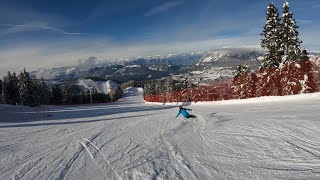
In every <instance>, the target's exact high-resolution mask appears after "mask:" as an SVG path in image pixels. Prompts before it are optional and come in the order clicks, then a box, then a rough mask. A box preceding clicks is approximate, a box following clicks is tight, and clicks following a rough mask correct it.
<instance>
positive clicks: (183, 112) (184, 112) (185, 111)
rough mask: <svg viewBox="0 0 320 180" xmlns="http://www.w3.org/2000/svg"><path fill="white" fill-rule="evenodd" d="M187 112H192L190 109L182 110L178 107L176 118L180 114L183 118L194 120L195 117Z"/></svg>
mask: <svg viewBox="0 0 320 180" xmlns="http://www.w3.org/2000/svg"><path fill="white" fill-rule="evenodd" d="M187 111H192V109H187V108H183V107H182V106H179V112H178V114H177V115H176V118H177V117H178V116H179V115H180V114H182V116H184V117H185V118H195V117H196V116H194V115H190V114H189V113H188V112H187Z"/></svg>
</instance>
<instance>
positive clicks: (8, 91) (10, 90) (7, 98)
mask: <svg viewBox="0 0 320 180" xmlns="http://www.w3.org/2000/svg"><path fill="white" fill-rule="evenodd" d="M2 92H3V94H2V96H3V102H4V103H5V104H12V105H16V104H18V103H19V102H20V95H19V88H18V77H17V75H16V73H13V74H11V72H10V71H9V72H8V74H7V76H5V77H4V78H3V90H2Z"/></svg>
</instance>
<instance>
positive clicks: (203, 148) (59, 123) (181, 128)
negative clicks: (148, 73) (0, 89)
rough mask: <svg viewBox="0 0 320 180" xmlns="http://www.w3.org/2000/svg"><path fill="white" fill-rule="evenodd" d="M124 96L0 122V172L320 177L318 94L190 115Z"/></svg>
mask: <svg viewBox="0 0 320 180" xmlns="http://www.w3.org/2000/svg"><path fill="white" fill-rule="evenodd" d="M125 94H126V96H125V97H124V98H123V99H121V100H120V101H119V102H116V103H109V104H97V105H81V106H57V107H51V110H50V111H51V115H52V116H50V117H47V118H45V119H42V120H34V121H28V122H0V152H1V153H0V162H1V163H0V179H77V180H82V179H97V180H99V179H191V180H192V179H319V178H320V166H319V164H320V158H319V157H320V148H319V147H320V136H319V128H320V120H319V115H320V101H319V100H320V94H319V93H314V94H302V95H294V96H285V97H263V98H255V99H246V100H233V102H234V103H226V102H229V101H221V103H215V104H211V105H206V104H201V105H199V104H196V105H191V106H189V108H191V109H192V111H191V112H190V113H191V114H194V115H196V116H198V117H197V118H196V119H193V120H192V119H190V120H184V119H183V118H182V117H181V116H180V117H179V118H175V115H176V113H177V110H178V109H177V107H176V106H172V105H165V106H164V105H152V104H145V103H144V102H143V100H142V89H136V88H128V89H126V91H125ZM0 117H2V116H1V114H0Z"/></svg>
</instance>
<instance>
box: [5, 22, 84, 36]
mask: <svg viewBox="0 0 320 180" xmlns="http://www.w3.org/2000/svg"><path fill="white" fill-rule="evenodd" d="M0 27H3V28H4V30H3V31H0V34H13V33H20V32H31V31H39V30H46V31H53V32H56V33H61V34H67V35H81V34H84V33H77V32H67V31H65V30H63V29H60V28H56V27H52V26H49V25H48V23H46V22H29V23H25V24H0Z"/></svg>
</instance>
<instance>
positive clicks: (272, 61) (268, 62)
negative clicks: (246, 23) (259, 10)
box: [261, 3, 281, 68]
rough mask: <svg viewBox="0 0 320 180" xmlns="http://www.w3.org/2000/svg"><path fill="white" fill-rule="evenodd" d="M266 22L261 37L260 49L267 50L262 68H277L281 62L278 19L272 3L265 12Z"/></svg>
mask: <svg viewBox="0 0 320 180" xmlns="http://www.w3.org/2000/svg"><path fill="white" fill-rule="evenodd" d="M266 16H267V18H266V19H267V21H266V24H265V26H264V27H263V31H262V33H261V36H262V37H263V39H261V47H262V48H265V49H267V50H268V53H267V54H266V55H265V57H264V60H263V61H262V65H261V66H262V68H271V67H278V66H279V64H280V62H281V57H280V55H279V51H278V50H279V49H280V41H279V26H280V18H279V12H278V9H277V8H276V7H275V5H274V4H273V3H271V4H269V5H268V7H267V11H266Z"/></svg>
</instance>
